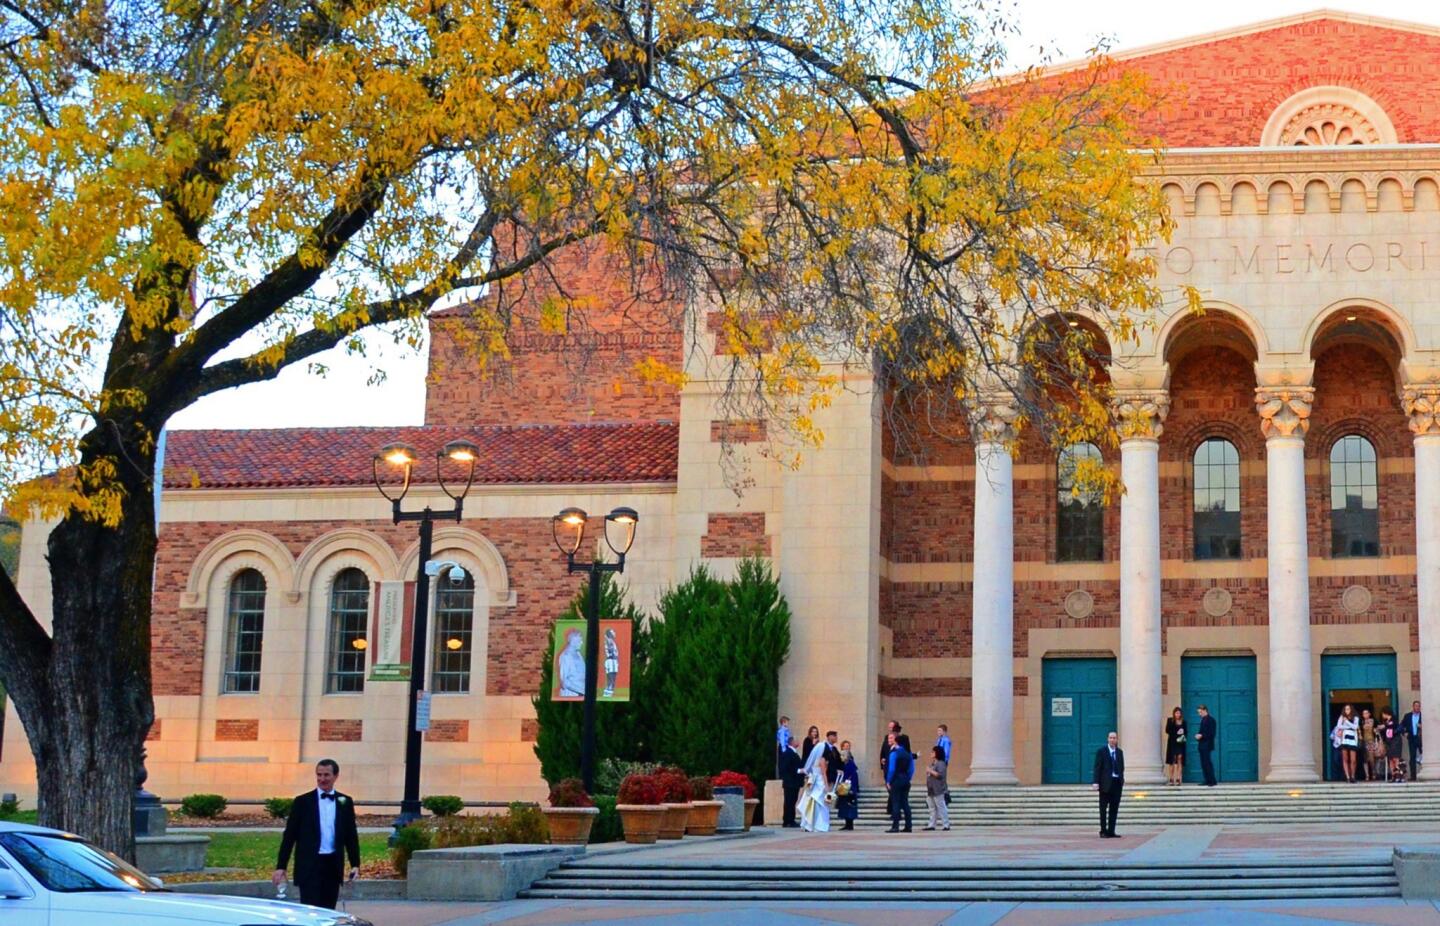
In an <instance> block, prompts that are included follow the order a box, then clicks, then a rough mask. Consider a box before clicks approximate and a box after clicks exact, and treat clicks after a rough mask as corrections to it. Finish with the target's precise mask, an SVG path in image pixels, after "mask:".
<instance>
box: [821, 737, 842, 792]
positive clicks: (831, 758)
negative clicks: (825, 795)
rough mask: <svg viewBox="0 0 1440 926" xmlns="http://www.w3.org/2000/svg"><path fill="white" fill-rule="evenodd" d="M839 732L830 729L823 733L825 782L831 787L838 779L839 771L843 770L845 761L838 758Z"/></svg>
mask: <svg viewBox="0 0 1440 926" xmlns="http://www.w3.org/2000/svg"><path fill="white" fill-rule="evenodd" d="M839 742H840V734H838V733H836V732H835V731H834V730H830V731H829V732H827V733H826V734H825V746H824V747H823V748H824V751H825V777H826V778H827V779H828V781H827V783H828V784H829V785H830V786H831V787H832V788H833V787H834V786H835V782H837V781H839V780H840V773H841V771H843V770H844V766H845V761H844V760H843V759H841V758H840V746H839Z"/></svg>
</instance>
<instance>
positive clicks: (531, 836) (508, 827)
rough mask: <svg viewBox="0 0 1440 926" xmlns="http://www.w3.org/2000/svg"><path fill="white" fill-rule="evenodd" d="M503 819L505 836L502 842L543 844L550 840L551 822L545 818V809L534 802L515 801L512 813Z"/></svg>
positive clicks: (511, 807)
mask: <svg viewBox="0 0 1440 926" xmlns="http://www.w3.org/2000/svg"><path fill="white" fill-rule="evenodd" d="M502 819H503V820H504V821H505V824H504V825H505V838H504V839H502V840H501V842H511V843H519V844H521V845H543V844H545V843H547V842H549V841H550V824H549V823H547V822H546V820H545V813H544V811H542V810H541V809H540V808H539V807H536V806H535V805H534V804H522V803H519V802H516V803H513V804H511V805H510V813H509V814H507V815H506V816H505V817H503V818H502Z"/></svg>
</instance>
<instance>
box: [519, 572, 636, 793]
mask: <svg viewBox="0 0 1440 926" xmlns="http://www.w3.org/2000/svg"><path fill="white" fill-rule="evenodd" d="M589 597H590V591H589V587H588V582H587V583H586V585H585V586H582V587H581V589H580V590H579V591H578V592H576V593H575V597H574V598H572V599H570V604H569V606H567V607H566V608H565V612H564V613H563V614H561V615H560V618H559V619H560V620H584V619H585V605H586V602H587V601H588V600H589ZM600 617H601V618H602V619H612V618H621V619H625V620H629V621H630V622H631V624H632V625H633V626H634V629H633V631H632V632H631V652H630V700H629V701H628V702H626V701H621V702H609V701H602V702H600V703H598V704H596V705H595V755H596V757H597V758H599V759H605V758H611V757H618V758H624V759H632V760H640V759H644V758H646V757H647V748H648V746H647V744H648V742H649V740H650V730H649V728H648V726H647V724H646V721H645V718H646V717H647V716H649V713H648V712H647V706H648V703H649V702H648V698H649V692H648V689H647V688H646V686H645V667H646V666H647V665H648V664H649V662H650V631H649V627H648V621H647V620H646V617H645V614H644V612H642V611H641V610H640V609H639V608H637V607H635V605H634V604H632V603H631V602H630V601H629V600H627V598H626V595H625V589H624V588H623V587H622V586H621V585H620V582H619V581H618V578H617V576H616V575H615V573H613V572H604V573H601V574H600ZM554 680H555V639H554V635H553V634H552V635H551V638H550V640H549V641H547V643H546V646H545V661H544V662H543V663H542V664H541V666H540V690H539V691H537V692H536V693H535V697H534V698H532V699H531V703H532V704H534V705H535V719H536V721H537V722H538V724H539V726H540V731H539V732H538V733H537V734H536V735H535V758H537V759H539V760H540V776H541V777H542V778H544V779H545V780H546V781H548V782H549V783H551V784H552V785H553V784H554V783H556V782H558V781H560V780H562V779H565V778H579V777H580V733H581V727H582V724H583V721H584V715H583V712H582V709H583V707H584V705H583V704H582V703H581V702H578V701H552V700H550V692H551V690H552V689H553V688H554Z"/></svg>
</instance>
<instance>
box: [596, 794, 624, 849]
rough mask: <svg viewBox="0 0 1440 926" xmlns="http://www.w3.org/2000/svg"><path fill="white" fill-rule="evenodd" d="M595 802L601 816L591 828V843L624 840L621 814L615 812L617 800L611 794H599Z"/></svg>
mask: <svg viewBox="0 0 1440 926" xmlns="http://www.w3.org/2000/svg"><path fill="white" fill-rule="evenodd" d="M594 800H595V806H596V807H599V808H600V815H599V816H597V817H596V818H595V823H594V824H593V825H592V826H591V827H590V841H591V842H597V843H598V842H619V841H620V840H622V839H624V838H625V830H624V828H623V827H622V826H621V824H620V814H619V813H618V812H617V811H616V810H615V798H614V797H612V796H611V795H609V794H597V795H595V798H594Z"/></svg>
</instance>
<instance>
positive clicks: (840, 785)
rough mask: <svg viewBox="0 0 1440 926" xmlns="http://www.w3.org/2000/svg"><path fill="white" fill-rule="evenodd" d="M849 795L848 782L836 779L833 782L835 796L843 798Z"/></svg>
mask: <svg viewBox="0 0 1440 926" xmlns="http://www.w3.org/2000/svg"><path fill="white" fill-rule="evenodd" d="M849 793H850V782H848V781H846V780H845V779H844V778H840V779H837V780H836V782H835V794H836V795H837V796H839V797H845V796H846V795H847V794H849Z"/></svg>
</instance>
